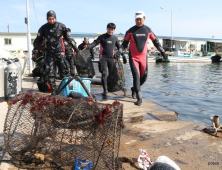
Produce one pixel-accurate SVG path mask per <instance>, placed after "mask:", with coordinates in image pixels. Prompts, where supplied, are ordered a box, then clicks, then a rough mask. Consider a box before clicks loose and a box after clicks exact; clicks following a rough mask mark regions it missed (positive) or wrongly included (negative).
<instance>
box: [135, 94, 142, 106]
mask: <svg viewBox="0 0 222 170" xmlns="http://www.w3.org/2000/svg"><path fill="white" fill-rule="evenodd" d="M136 98H137V101H136V102H135V103H134V104H135V105H138V106H140V105H141V104H142V95H141V92H140V91H139V92H138V93H136Z"/></svg>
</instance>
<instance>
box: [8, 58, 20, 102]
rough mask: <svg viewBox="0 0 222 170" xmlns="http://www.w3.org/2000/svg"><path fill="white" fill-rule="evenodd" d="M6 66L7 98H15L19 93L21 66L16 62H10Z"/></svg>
mask: <svg viewBox="0 0 222 170" xmlns="http://www.w3.org/2000/svg"><path fill="white" fill-rule="evenodd" d="M7 64H8V66H7V68H6V70H7V75H6V77H5V78H6V88H7V89H6V98H7V100H10V99H13V98H14V97H15V96H16V95H17V94H19V76H21V75H19V67H18V66H17V65H16V64H15V63H14V62H8V63H7Z"/></svg>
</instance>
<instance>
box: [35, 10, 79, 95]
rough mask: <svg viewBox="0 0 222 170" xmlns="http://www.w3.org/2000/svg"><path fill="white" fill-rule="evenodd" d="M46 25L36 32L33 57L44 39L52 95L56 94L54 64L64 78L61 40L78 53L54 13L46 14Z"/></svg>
mask: <svg viewBox="0 0 222 170" xmlns="http://www.w3.org/2000/svg"><path fill="white" fill-rule="evenodd" d="M47 21H48V22H47V23H46V24H44V25H43V26H41V28H40V29H39V31H38V35H37V37H36V40H35V44H34V49H33V55H32V57H33V58H34V60H35V58H36V54H37V53H38V50H39V47H40V46H41V44H42V41H43V37H44V38H45V39H46V47H47V48H46V60H45V62H46V65H47V69H46V70H47V76H48V83H49V85H50V86H51V90H52V95H55V93H56V84H55V76H56V67H55V63H56V62H57V63H58V66H59V71H60V76H62V77H63V76H66V75H65V74H66V73H65V65H64V61H65V46H64V42H63V40H66V41H67V42H68V43H69V44H70V45H71V46H72V48H73V49H74V50H75V52H77V53H78V52H79V50H78V48H77V47H76V44H75V42H74V41H72V40H71V39H70V37H69V36H68V34H67V29H66V26H65V25H64V24H62V23H59V22H56V14H55V12H54V11H49V12H48V13H47Z"/></svg>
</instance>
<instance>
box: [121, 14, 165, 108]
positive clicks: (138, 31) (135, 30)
mask: <svg viewBox="0 0 222 170" xmlns="http://www.w3.org/2000/svg"><path fill="white" fill-rule="evenodd" d="M135 19H136V20H135V21H136V25H135V26H133V27H132V28H130V29H129V30H128V31H127V32H126V35H125V39H124V41H123V43H122V45H121V48H120V50H119V51H118V52H117V54H118V55H120V54H122V53H123V50H124V49H125V48H126V47H127V46H128V44H129V42H130V46H129V63H130V67H131V71H132V75H133V87H132V88H131V90H132V97H133V98H135V94H136V98H137V102H135V105H139V106H140V105H141V104H142V95H141V92H140V86H142V85H143V83H144V82H145V81H146V79H147V74H148V67H147V57H146V55H147V43H148V40H149V38H150V39H151V40H152V41H153V44H154V46H155V47H156V48H157V49H158V51H159V52H160V53H161V55H162V56H163V58H164V59H166V55H165V51H164V49H163V48H162V47H161V45H160V43H159V41H158V39H157V38H156V36H155V34H154V33H153V32H152V30H151V29H150V28H149V27H148V26H146V25H144V21H145V19H146V18H145V14H144V12H142V11H138V12H136V14H135Z"/></svg>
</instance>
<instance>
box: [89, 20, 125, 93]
mask: <svg viewBox="0 0 222 170" xmlns="http://www.w3.org/2000/svg"><path fill="white" fill-rule="evenodd" d="M115 29H116V25H115V24H114V23H109V24H108V25H107V33H105V34H102V35H100V36H99V37H98V38H97V39H96V40H95V41H94V42H93V43H91V44H88V45H87V48H89V49H90V48H93V47H95V46H97V45H98V44H99V43H100V56H99V59H100V62H101V67H102V68H101V70H102V85H103V90H104V91H103V93H102V94H103V95H104V96H106V95H107V93H108V91H107V67H108V70H109V74H110V73H111V72H112V68H113V64H114V57H113V56H114V51H115V46H116V47H117V49H118V50H119V48H120V43H119V40H118V38H117V37H116V36H114V35H113V33H114V32H115ZM124 59H125V58H124Z"/></svg>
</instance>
